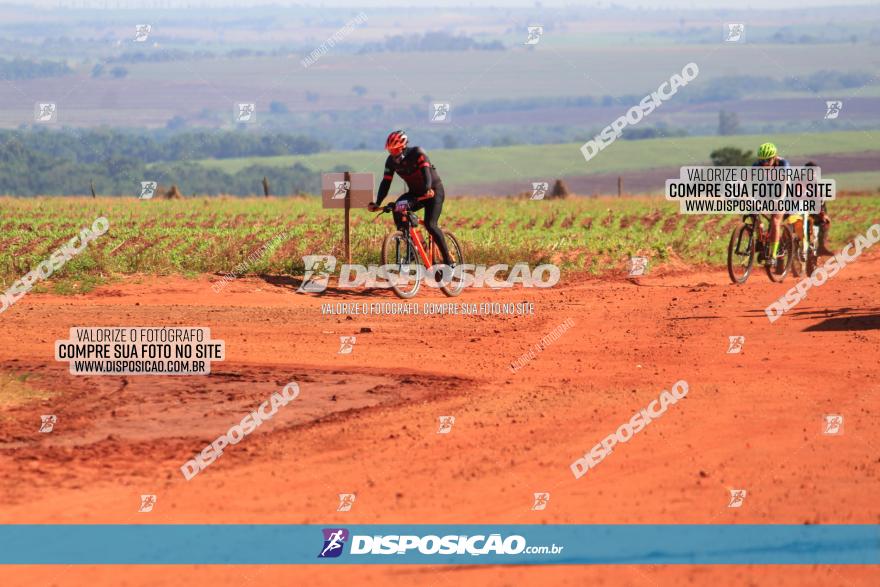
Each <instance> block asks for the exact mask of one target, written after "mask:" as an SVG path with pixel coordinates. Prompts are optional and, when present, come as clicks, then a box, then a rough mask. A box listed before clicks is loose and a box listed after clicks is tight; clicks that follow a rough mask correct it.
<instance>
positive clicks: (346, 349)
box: [338, 336, 356, 355]
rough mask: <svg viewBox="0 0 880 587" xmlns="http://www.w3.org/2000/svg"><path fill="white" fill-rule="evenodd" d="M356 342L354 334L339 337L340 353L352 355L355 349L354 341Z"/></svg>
mask: <svg viewBox="0 0 880 587" xmlns="http://www.w3.org/2000/svg"><path fill="white" fill-rule="evenodd" d="M355 342H356V340H355V337H354V336H340V337H339V353H338V354H340V355H350V354H351V352H352V351H353V350H354V343H355Z"/></svg>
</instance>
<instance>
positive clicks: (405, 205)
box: [394, 200, 409, 214]
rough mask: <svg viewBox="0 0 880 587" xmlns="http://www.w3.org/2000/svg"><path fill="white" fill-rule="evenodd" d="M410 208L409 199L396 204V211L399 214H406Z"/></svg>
mask: <svg viewBox="0 0 880 587" xmlns="http://www.w3.org/2000/svg"><path fill="white" fill-rule="evenodd" d="M408 210H409V202H408V201H407V200H401V201H399V202H397V204H395V205H394V211H395V212H397V213H398V214H406V213H407V211H408Z"/></svg>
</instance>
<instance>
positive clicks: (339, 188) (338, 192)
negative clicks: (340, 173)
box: [332, 181, 351, 200]
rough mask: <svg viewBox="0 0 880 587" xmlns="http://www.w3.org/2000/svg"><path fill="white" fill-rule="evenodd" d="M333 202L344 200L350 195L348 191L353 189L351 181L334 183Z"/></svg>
mask: <svg viewBox="0 0 880 587" xmlns="http://www.w3.org/2000/svg"><path fill="white" fill-rule="evenodd" d="M333 188H334V191H333V198H332V199H333V200H344V199H345V195H346V194H347V193H348V190H349V189H350V188H351V182H350V181H334V182H333Z"/></svg>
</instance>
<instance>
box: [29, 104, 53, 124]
mask: <svg viewBox="0 0 880 587" xmlns="http://www.w3.org/2000/svg"><path fill="white" fill-rule="evenodd" d="M34 119H35V120H36V121H37V122H55V121H56V120H58V107H57V106H56V105H55V104H54V103H52V102H37V103H36V104H35V105H34Z"/></svg>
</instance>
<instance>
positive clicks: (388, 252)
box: [382, 230, 422, 299]
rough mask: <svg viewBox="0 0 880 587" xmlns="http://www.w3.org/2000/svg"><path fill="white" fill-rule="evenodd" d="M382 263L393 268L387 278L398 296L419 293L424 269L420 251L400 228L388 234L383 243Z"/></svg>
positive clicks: (387, 267) (408, 296) (409, 296)
mask: <svg viewBox="0 0 880 587" xmlns="http://www.w3.org/2000/svg"><path fill="white" fill-rule="evenodd" d="M382 265H383V267H384V268H386V269H390V270H391V272H390V273H389V274H386V275H385V278H386V279H387V280H388V283H389V285H390V286H391V290H392V291H393V292H394V293H395V294H396V295H397V297H399V298H403V299H409V298H411V297H413V296H415V295H416V294H417V293H419V287H420V286H421V284H422V271H421V264H420V263H419V257H418V253H417V252H416V248H415V247H414V246H413V244H412V241H410V240H409V239H408V238H406V237H405V236H404V234H403V233H402V232H400V231H399V230H398V231H396V232H392V233H391V234H389V235H388V236H386V237H385V240H384V242H383V243H382Z"/></svg>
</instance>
